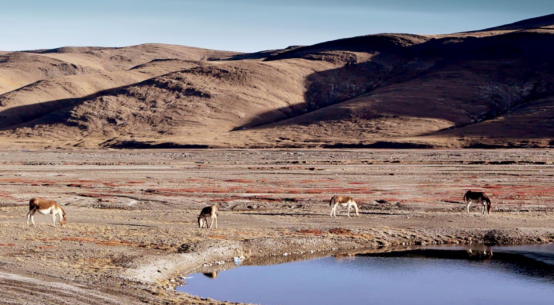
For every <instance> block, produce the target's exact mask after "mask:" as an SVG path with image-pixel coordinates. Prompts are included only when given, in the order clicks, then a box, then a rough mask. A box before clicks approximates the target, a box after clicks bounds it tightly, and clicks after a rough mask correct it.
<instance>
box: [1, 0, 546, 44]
mask: <svg viewBox="0 0 554 305" xmlns="http://www.w3.org/2000/svg"><path fill="white" fill-rule="evenodd" d="M553 13H554V0H526V1H520V0H464V1H454V0H365V1H364V0H271V1H267V0H0V29H1V30H0V50H3V51H13V50H29V49H42V48H55V47H60V46H128V45H135V44H141V43H150V42H156V43H170V44H180V45H187V46H196V47H203V48H210V49H220V50H231V51H244V52H251V51H260V50H266V49H276V48H284V47H287V46H289V45H308V44H314V43H318V42H323V41H328V40H332V39H338V38H344V37H352V36H359V35H366V34H373V33H384V32H387V33H391V32H394V33H398V32H402V33H414V34H442V33H452V32H460V31H469V30H477V29H482V28H487V27H491V26H496V25H501V24H505V23H511V22H515V21H519V20H521V19H526V18H531V17H537V16H541V15H547V14H553Z"/></svg>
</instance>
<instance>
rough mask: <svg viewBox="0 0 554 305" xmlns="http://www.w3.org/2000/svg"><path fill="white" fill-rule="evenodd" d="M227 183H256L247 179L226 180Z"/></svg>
mask: <svg viewBox="0 0 554 305" xmlns="http://www.w3.org/2000/svg"><path fill="white" fill-rule="evenodd" d="M225 182H235V183H254V182H256V181H253V180H247V179H229V180H225Z"/></svg>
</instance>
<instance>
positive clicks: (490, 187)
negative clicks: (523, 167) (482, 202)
mask: <svg viewBox="0 0 554 305" xmlns="http://www.w3.org/2000/svg"><path fill="white" fill-rule="evenodd" d="M503 187H504V186H502V185H487V186H483V188H485V189H501V188H503Z"/></svg>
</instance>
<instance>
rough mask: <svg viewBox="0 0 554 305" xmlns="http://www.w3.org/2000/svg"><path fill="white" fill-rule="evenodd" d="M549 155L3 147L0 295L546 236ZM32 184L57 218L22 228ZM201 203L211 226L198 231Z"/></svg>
mask: <svg viewBox="0 0 554 305" xmlns="http://www.w3.org/2000/svg"><path fill="white" fill-rule="evenodd" d="M553 160H554V153H553V152H551V151H548V150H396V151H395V150H351V151H348V150H167V151H166V150H163V151H162V150H147V151H145V150H125V151H3V152H0V228H1V231H0V291H2V298H0V304H137V303H153V304H164V303H166V304H172V303H185V304H218V303H220V302H219V301H216V300H210V299H200V298H197V297H195V296H191V295H187V294H180V293H176V292H175V291H174V289H173V288H174V286H176V285H179V284H180V283H181V282H182V276H184V275H186V274H189V273H191V272H199V271H202V272H212V271H217V270H220V269H226V268H230V267H232V264H231V263H230V262H231V261H233V258H234V257H241V256H244V257H245V260H244V263H245V264H272V263H277V262H282V261H283V260H296V259H306V258H309V257H314V256H320V255H329V254H336V255H348V254H353V253H358V252H376V251H389V250H391V249H398V248H400V249H402V248H408V247H413V246H417V245H426V244H469V243H473V244H482V243H489V244H523V243H549V242H553V241H554V221H553V220H554V204H553V203H554V195H553V191H554V186H553V185H552V181H553V179H552V177H553V175H554V165H553V164H552V161H553ZM468 189H472V190H483V191H486V192H487V193H489V195H490V197H491V198H492V201H493V213H492V214H491V215H481V214H480V209H478V208H474V209H472V213H471V214H469V215H468V214H467V213H465V211H464V205H463V204H462V196H463V194H464V192H465V191H466V190H468ZM334 194H343V195H350V196H352V197H354V198H355V199H356V201H357V202H358V203H359V204H360V206H361V210H360V216H359V217H352V218H348V217H346V216H345V214H344V210H340V211H339V212H340V213H339V217H337V218H333V219H331V218H330V217H329V212H330V208H329V199H330V198H331V196H332V195H334ZM35 196H38V197H43V198H48V199H54V200H57V201H58V202H59V203H61V204H62V205H64V208H65V210H66V211H67V215H68V216H67V217H68V225H67V226H66V227H65V228H61V227H56V228H54V227H52V226H51V217H49V216H40V215H38V216H36V220H35V221H36V222H37V226H36V227H27V225H26V224H25V216H26V213H27V210H28V201H29V199H31V198H32V197H35ZM210 204H217V205H218V206H219V208H220V216H219V228H218V229H212V230H201V229H199V228H198V227H197V224H196V216H197V214H198V212H199V211H200V209H201V208H202V207H204V206H206V205H210ZM285 253H286V254H287V255H286V256H285V255H283V254H285ZM221 261H225V262H226V263H225V264H222V265H219V264H221V263H220V262H221ZM218 262H219V263H218Z"/></svg>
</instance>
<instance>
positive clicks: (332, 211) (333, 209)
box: [331, 205, 337, 217]
mask: <svg viewBox="0 0 554 305" xmlns="http://www.w3.org/2000/svg"><path fill="white" fill-rule="evenodd" d="M336 210H337V206H336V205H334V206H333V207H332V208H331V217H333V215H335V217H336V216H337V213H336Z"/></svg>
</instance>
